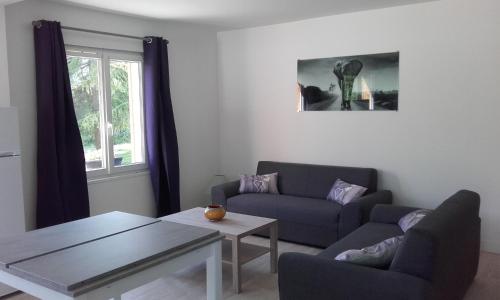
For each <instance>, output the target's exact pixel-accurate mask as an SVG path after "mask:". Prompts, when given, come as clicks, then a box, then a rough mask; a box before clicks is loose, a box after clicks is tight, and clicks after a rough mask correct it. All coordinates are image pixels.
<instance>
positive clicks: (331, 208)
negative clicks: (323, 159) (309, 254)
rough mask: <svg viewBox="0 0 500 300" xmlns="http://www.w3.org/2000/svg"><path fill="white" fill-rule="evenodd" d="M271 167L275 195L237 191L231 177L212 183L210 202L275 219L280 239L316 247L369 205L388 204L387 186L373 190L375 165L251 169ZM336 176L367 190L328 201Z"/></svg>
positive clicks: (357, 220)
mask: <svg viewBox="0 0 500 300" xmlns="http://www.w3.org/2000/svg"><path fill="white" fill-rule="evenodd" d="M274 172H278V189H279V191H280V194H279V195H275V194H239V192H238V189H239V181H232V182H228V183H225V184H222V185H219V186H215V187H213V188H212V202H213V203H215V204H222V205H224V207H226V209H227V210H228V211H231V212H237V213H243V214H249V215H255V216H261V217H268V218H274V219H278V227H279V229H278V235H279V238H280V239H282V240H287V241H292V242H297V243H302V244H308V245H313V246H319V247H328V246H329V245H331V244H332V243H334V242H335V241H337V240H338V239H340V238H342V237H344V236H346V235H347V234H349V233H350V232H352V231H353V230H355V229H356V228H358V227H359V226H360V225H361V224H362V223H363V222H366V221H368V218H369V214H370V211H371V209H372V208H373V206H374V205H375V204H380V203H382V204H390V203H392V193H391V192H390V191H377V171H376V170H375V169H369V168H352V167H337V166H321V165H308V164H295V163H282V162H271V161H261V162H259V163H258V166H257V174H260V175H262V174H269V173H274ZM337 178H340V179H342V180H344V181H347V182H349V183H354V184H357V185H361V186H364V187H367V188H368V190H367V192H366V193H365V195H364V196H363V197H361V198H360V199H358V200H357V201H355V202H352V203H349V204H347V205H344V206H341V205H339V204H337V203H334V202H332V201H328V200H326V196H327V195H328V192H329V191H330V189H331V187H332V185H333V183H334V182H335V180H336V179H337Z"/></svg>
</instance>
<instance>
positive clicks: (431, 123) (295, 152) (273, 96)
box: [218, 0, 500, 252]
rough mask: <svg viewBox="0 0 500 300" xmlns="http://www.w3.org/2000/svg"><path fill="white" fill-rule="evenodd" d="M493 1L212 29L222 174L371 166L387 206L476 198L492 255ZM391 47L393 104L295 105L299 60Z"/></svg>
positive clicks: (496, 42)
mask: <svg viewBox="0 0 500 300" xmlns="http://www.w3.org/2000/svg"><path fill="white" fill-rule="evenodd" d="M499 11H500V3H499V2H498V1H496V0H476V1H470V0H441V1H437V2H430V3H425V4H418V5H412V6H403V7H396V8H389V9H382V10H373V11H366V12H360V13H353V14H345V15H338V16H331V17H326V18H318V19H311V20H306V21H301V22H294V23H287V24H280V25H274V26H267V27H258V28H251V29H244V30H237V31H229V32H222V33H219V34H218V46H219V50H218V59H219V65H218V67H219V68H218V71H219V95H220V129H221V133H220V138H221V141H220V153H221V154H220V160H221V167H222V172H223V173H225V174H227V175H228V176H230V177H231V176H236V175H238V174H240V173H242V172H255V167H256V163H257V161H258V160H264V159H266V160H278V161H293V162H306V163H317V164H333V165H347V166H367V167H374V168H377V169H378V170H379V171H380V182H379V185H380V187H381V188H386V189H391V190H392V191H393V192H394V193H395V198H396V203H399V204H406V205H413V206H419V207H427V208H434V207H436V206H437V205H438V204H439V203H440V202H442V201H443V200H444V199H445V198H446V197H448V196H450V195H451V194H453V193H454V192H456V191H457V190H459V189H471V190H474V191H477V192H479V193H480V194H481V197H482V208H481V217H482V218H483V246H484V248H485V249H487V250H494V251H497V252H500V188H499V183H500V172H498V168H499V166H500V155H499V153H500V117H499V116H500V84H499V83H500V76H499V73H498V70H499V69H500V18H498V12H499ZM397 50H399V51H400V52H401V53H400V102H399V111H398V112H305V113H297V112H295V109H296V106H295V99H296V76H297V70H296V68H297V59H299V58H300V59H307V58H319V57H332V56H343V55H355V54H370V53H379V52H390V51H397Z"/></svg>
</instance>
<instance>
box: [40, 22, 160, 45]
mask: <svg viewBox="0 0 500 300" xmlns="http://www.w3.org/2000/svg"><path fill="white" fill-rule="evenodd" d="M31 24H32V25H33V26H35V27H36V28H40V27H41V26H42V21H33V22H31ZM61 28H62V29H65V30H71V31H80V32H87V33H94V34H101V35H109V36H115V37H120V38H126V39H134V40H141V41H143V40H145V41H147V42H148V43H151V41H152V39H151V38H150V37H140V36H133V35H126V34H119V33H112V32H105V31H98V30H92V29H85V28H77V27H69V26H61ZM168 43H169V41H168V40H167V44H168Z"/></svg>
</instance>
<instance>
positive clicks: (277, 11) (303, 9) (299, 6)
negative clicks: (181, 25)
mask: <svg viewBox="0 0 500 300" xmlns="http://www.w3.org/2000/svg"><path fill="white" fill-rule="evenodd" d="M57 1H59V2H67V3H71V4H76V5H79V6H84V7H90V8H97V9H100V10H105V11H110V12H116V13H122V14H127V15H137V16H142V17H150V18H157V19H163V20H178V21H185V22H193V23H200V24H207V25H214V26H220V27H223V28H226V29H234V28H244V27H253V26H260V25H269V24H277V23H284V22H290V21H297V20H303V19H308V18H315V17H323V16H329V15H335V14H341V13H348V12H354V11H361V10H369V9H377V8H385V7H391V6H398V5H408V4H415V3H420V2H427V1H431V0H141V1H137V0H106V1H103V0H57Z"/></svg>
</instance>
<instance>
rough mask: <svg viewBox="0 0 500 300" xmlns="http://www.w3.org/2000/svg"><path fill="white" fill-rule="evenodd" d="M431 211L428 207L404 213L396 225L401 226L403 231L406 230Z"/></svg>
mask: <svg viewBox="0 0 500 300" xmlns="http://www.w3.org/2000/svg"><path fill="white" fill-rule="evenodd" d="M430 212H431V211H430V210H428V209H419V210H415V211H412V212H411V213H409V214H406V215H405V216H404V217H402V218H401V219H399V222H398V225H399V227H401V230H403V232H406V231H408V230H409V229H410V228H412V227H413V226H415V225H416V224H417V223H418V222H420V221H421V220H422V219H423V218H424V217H425V216H427V215H428V214H429V213H430Z"/></svg>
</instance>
